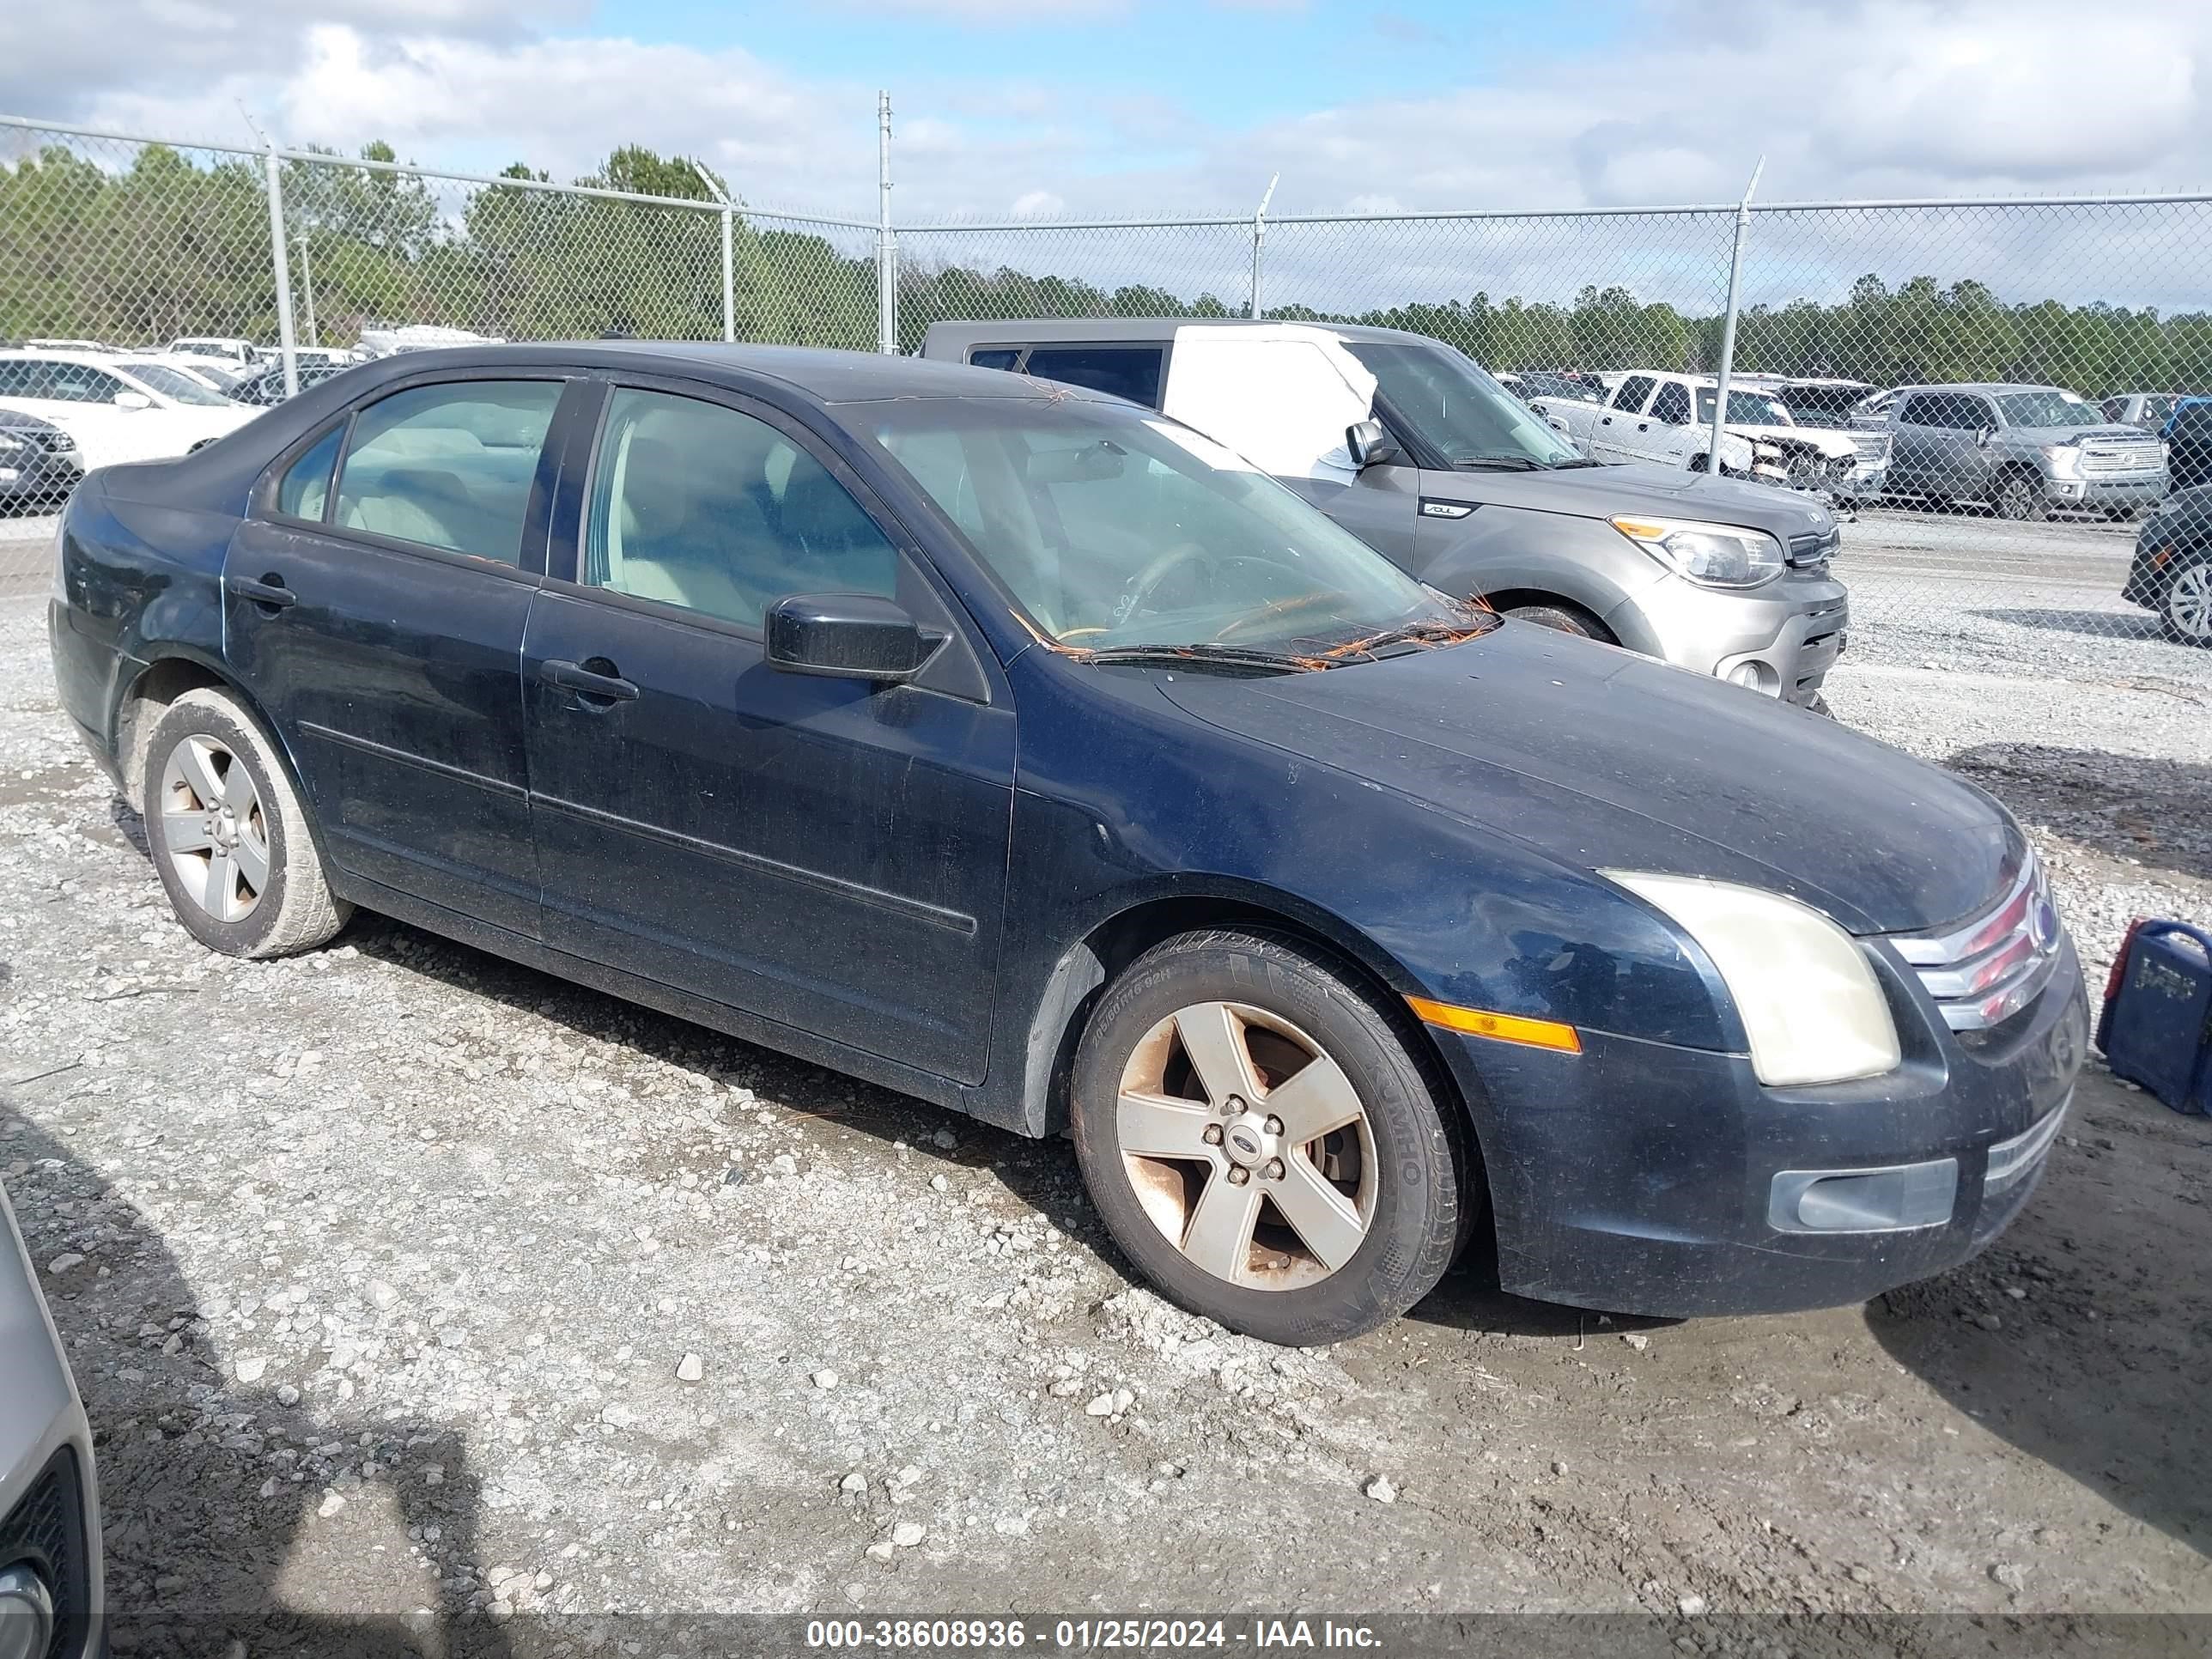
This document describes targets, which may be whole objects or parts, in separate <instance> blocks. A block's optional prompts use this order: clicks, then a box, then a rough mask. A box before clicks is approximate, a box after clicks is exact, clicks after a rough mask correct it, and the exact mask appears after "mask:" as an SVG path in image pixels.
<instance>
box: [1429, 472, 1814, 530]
mask: <svg viewBox="0 0 2212 1659" xmlns="http://www.w3.org/2000/svg"><path fill="white" fill-rule="evenodd" d="M1422 481H1423V493H1424V494H1425V495H1456V496H1463V497H1464V498H1465V499H1467V500H1468V501H1481V502H1483V503H1485V504H1486V505H1490V504H1495V505H1497V506H1500V507H1526V508H1528V509H1529V510H1530V511H1531V512H1535V513H1569V514H1571V515H1573V516H1575V517H1577V518H1586V519H1609V518H1612V517H1613V516H1614V515H1615V514H1617V513H1644V514H1647V515H1648V514H1655V513H1656V514H1657V515H1659V516H1661V517H1664V518H1674V519H1703V520H1708V521H1710V522H1712V523H1716V524H1729V525H1742V526H1747V527H1748V528H1750V529H1753V530H1764V531H1765V532H1768V533H1769V534H1771V535H1772V536H1774V537H1776V538H1778V539H1779V540H1780V541H1781V542H1782V543H1783V544H1784V546H1787V545H1788V544H1789V540H1790V537H1792V536H1799V535H1804V534H1807V533H1808V532H1809V533H1811V534H1814V535H1820V536H1825V535H1826V534H1827V533H1828V532H1829V531H1830V530H1832V529H1833V528H1834V527H1835V522H1836V519H1835V514H1833V513H1831V512H1829V511H1828V509H1827V508H1826V507H1824V506H1822V505H1821V504H1820V502H1819V501H1816V500H1814V498H1813V497H1811V496H1809V495H1799V494H1797V493H1796V492H1794V491H1789V490H1781V489H1775V488H1773V487H1772V486H1771V485H1769V484H1753V483H1740V482H1738V481H1737V480H1736V479H1734V478H1716V477H1713V476H1712V475H1711V474H1710V473H1705V472H1692V471H1688V470H1687V469H1686V468H1680V467H1671V466H1652V465H1647V464H1645V463H1644V462H1640V461H1632V462H1629V463H1627V464H1626V465H1619V466H1576V467H1568V468H1565V469H1564V470H1562V471H1556V472H1480V471H1463V472H1425V473H1423V474H1422Z"/></svg>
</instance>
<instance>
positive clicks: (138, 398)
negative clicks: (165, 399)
mask: <svg viewBox="0 0 2212 1659" xmlns="http://www.w3.org/2000/svg"><path fill="white" fill-rule="evenodd" d="M113 402H114V404H115V406H116V407H117V408H118V409H151V408H153V406H154V400H153V399H152V398H149V397H148V396H147V395H146V394H145V393H144V392H117V393H116V394H115V397H114V398H113Z"/></svg>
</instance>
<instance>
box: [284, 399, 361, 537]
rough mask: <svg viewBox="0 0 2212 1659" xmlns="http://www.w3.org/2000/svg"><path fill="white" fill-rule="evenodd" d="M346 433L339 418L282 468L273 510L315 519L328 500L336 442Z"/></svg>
mask: <svg viewBox="0 0 2212 1659" xmlns="http://www.w3.org/2000/svg"><path fill="white" fill-rule="evenodd" d="M344 436H345V422H343V421H341V422H338V423H337V425H336V426H334V427H332V428H331V429H330V430H329V431H328V432H326V433H325V434H324V435H323V436H322V438H321V439H320V440H319V441H318V442H317V443H316V444H315V446H314V447H313V448H312V449H310V450H309V451H308V452H307V453H306V454H304V455H302V456H301V457H300V459H298V460H296V461H295V462H293V463H292V465H290V466H289V467H288V468H286V469H285V472H284V481H283V483H280V484H278V485H277V486H276V510H277V511H278V512H279V513H283V515H284V516H285V517H286V518H288V519H317V520H319V519H320V518H321V517H322V516H323V510H324V508H325V507H328V506H329V505H330V501H331V469H332V468H333V467H335V466H336V465H337V459H338V444H339V441H341V440H343V438H344Z"/></svg>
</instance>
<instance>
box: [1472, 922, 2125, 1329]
mask: <svg viewBox="0 0 2212 1659" xmlns="http://www.w3.org/2000/svg"><path fill="white" fill-rule="evenodd" d="M1881 977H1882V979H1883V981H1884V984H1885V989H1886V991H1887V994H1888V995H1889V997H1890V1000H1891V1003H1892V1009H1893V1013H1894V1014H1895V1015H1896V1017H1897V1018H1898V1022H1899V1039H1900V1042H1902V1044H1903V1045H1904V1048H1905V1061H1904V1063H1903V1064H1902V1065H1901V1066H1899V1069H1898V1070H1897V1071H1895V1072H1893V1073H1889V1074H1888V1075H1887V1076H1885V1077H1881V1078H1873V1079H1864V1080H1863V1081H1860V1082H1857V1083H1850V1084H1838V1085H1830V1086H1828V1087H1825V1088H1820V1089H1794V1090H1777V1089H1770V1088H1766V1087H1765V1086H1763V1085H1760V1084H1759V1082H1758V1080H1757V1079H1755V1078H1754V1077H1753V1074H1752V1069H1751V1062H1750V1060H1749V1059H1748V1058H1747V1057H1746V1056H1741V1055H1730V1054H1715V1053H1711V1052H1710V1051H1705V1050H1697V1049H1688V1048H1673V1047H1670V1046H1668V1045H1664V1044H1658V1043H1651V1042H1637V1041H1632V1040H1630V1039H1626V1038H1619V1037H1610V1036H1602V1035H1597V1034H1592V1033H1587V1032H1586V1033H1584V1034H1583V1052H1582V1053H1581V1054H1579V1055H1575V1054H1553V1053H1549V1052H1546V1051H1541V1050H1537V1049H1533V1048H1531V1049H1524V1048H1510V1047H1508V1046H1506V1045H1504V1044H1500V1043H1495V1042H1484V1041H1483V1040H1482V1039H1480V1038H1475V1037H1468V1038H1455V1039H1452V1040H1451V1041H1452V1042H1454V1043H1455V1044H1456V1045H1458V1046H1457V1047H1456V1048H1455V1050H1454V1052H1452V1053H1451V1054H1449V1060H1450V1061H1451V1063H1452V1065H1453V1067H1454V1069H1455V1071H1458V1072H1461V1073H1462V1075H1463V1076H1465V1077H1467V1078H1468V1079H1472V1080H1473V1081H1472V1086H1471V1088H1470V1090H1469V1091H1468V1099H1469V1100H1470V1101H1473V1102H1476V1103H1478V1105H1477V1108H1476V1112H1475V1115H1476V1119H1477V1121H1476V1125H1475V1129H1476V1133H1477V1136H1478V1138H1479V1139H1480V1143H1481V1146H1482V1147H1483V1152H1484V1157H1485V1161H1486V1165H1487V1168H1488V1170H1489V1172H1490V1184H1491V1197H1492V1208H1493V1212H1494V1215H1495V1218H1496V1226H1497V1233H1498V1276H1499V1280H1500V1283H1501V1285H1503V1287H1504V1289H1505V1290H1507V1291H1511V1292H1512V1293H1514V1294H1516V1295H1518V1296H1526V1297H1534V1298H1537V1299H1539V1300H1542V1301H1547V1302H1563V1303H1567V1304H1572V1305H1576V1306H1580V1307H1589V1308H1600V1309H1604V1310H1608V1311H1611V1312H1617V1313H1635V1314H1645V1315H1653V1316H1675V1317H1680V1316H1692V1315H1706V1314H1747V1313H1779V1312H1787V1311H1790V1310H1798V1309H1805V1308H1821V1307H1834V1306H1840V1305H1844V1304H1850V1303H1857V1302H1862V1301H1864V1300H1866V1299H1867V1298H1868V1297H1873V1296H1876V1295H1879V1294H1880V1293H1881V1292H1882V1291H1887V1290H1891V1289H1893V1288H1895V1287H1896V1286H1898V1285H1904V1284H1908V1283H1911V1281H1913V1280H1915V1279H1925V1278H1928V1277H1929V1276H1930V1275H1932V1274H1935V1273H1941V1272H1942V1271H1944V1270H1945V1269H1947V1268H1949V1267H1955V1266H1957V1265H1958V1264H1959V1263H1960V1262H1961V1261H1966V1260H1967V1259H1968V1258H1969V1257H1971V1256H1972V1255H1975V1254H1976V1253H1977V1252H1978V1251H1979V1250H1981V1249H1983V1248H1984V1247H1985V1246H1986V1245H1988V1244H1989V1243H1990V1241H1991V1240H1992V1239H1994V1238H1995V1237H1996V1236H1997V1235H1998V1234H1999V1233H2000V1232H2002V1231H2003V1230H2004V1228H2005V1227H2006V1226H2007V1225H2008V1224H2009V1223H2010V1222H2011V1221H2012V1219H2013V1218H2014V1217H2015V1216H2016V1215H2018V1214H2019V1212H2020V1211H2021V1206H2023V1205H2024V1204H2025V1203H2026V1202H2027V1197H2028V1194H2030V1193H2031V1192H2033V1190H2034V1188H2035V1185H2036V1182H2037V1180H2038V1179H2039V1176H2040V1175H2041V1173H2042V1169H2043V1163H2044V1154H2045V1152H2046V1151H2047V1149H2048V1147H2049V1146H2050V1144H2051V1138H2052V1136H2053V1135H2054V1134H2055V1133H2056V1132H2057V1126H2058V1122H2059V1119H2058V1117H2057V1114H2058V1113H2060V1112H2062V1111H2063V1109H2064V1108H2065V1105H2066V1103H2067V1101H2068V1100H2069V1098H2070V1097H2071V1094H2072V1091H2073V1086H2074V1079H2075V1075H2076V1074H2077V1073H2078V1072H2079V1071H2080V1069H2081V1060H2082V1057H2083V1056H2084V1055H2085V1054H2087V1049H2088V1003H2087V996H2086V994H2085V993H2084V990H2083V987H2082V983H2081V963H2080V961H2079V959H2078V958H2077V957H2076V956H2075V951H2074V947H2073V945H2072V944H2071V943H2070V941H2069V942H2068V943H2067V944H2065V945H2064V946H2063V949H2062V950H2061V951H2060V952H2059V955H2058V957H2057V961H2056V962H2055V963H2054V966H2053V969H2052V972H2051V977H2050V979H2049V981H2047V983H2046V984H2045V987H2044V989H2043V991H2042V992H2041V994H2039V996H2038V998H2037V1000H2035V1001H2034V1002H2033V1003H2031V1004H2030V1005H2029V1006H2027V1008H2025V1009H2023V1010H2021V1012H2020V1013H2019V1014H2017V1015H2015V1017H2014V1018H2012V1019H2010V1020H2008V1021H2007V1022H2006V1023H2005V1024H2004V1025H2002V1026H2001V1027H1998V1028H1995V1029H1994V1030H1990V1032H1987V1033H1981V1034H1976V1038H1975V1040H1971V1041H1970V1040H1968V1039H1966V1038H1964V1037H1961V1036H1958V1035H1954V1034H1953V1033H1951V1032H1950V1031H1948V1030H1947V1029H1945V1028H1944V1027H1943V1025H1942V1020H1941V1017H1940V1016H1939V1015H1938V1014H1936V1012H1935V1009H1934V1006H1933V1005H1932V1004H1931V1003H1929V1002H1928V1000H1927V999H1926V996H1925V994H1924V993H1923V992H1922V991H1920V990H1919V988H1918V987H1917V984H1916V983H1915V982H1913V981H1912V978H1911V973H1910V970H1908V969H1905V968H1904V967H1903V966H1902V964H1901V963H1893V962H1891V961H1889V960H1888V959H1887V957H1884V958H1883V959H1882V962H1881ZM1899 1171H1903V1172H1907V1173H1905V1174H1903V1175H1902V1176H1899V1178H1897V1179H1895V1180H1888V1179H1882V1178H1876V1177H1886V1176H1889V1175H1890V1174H1891V1173H1892V1172H1899ZM1838 1177H1839V1178H1840V1179H1835V1178H1838ZM1861 1177H1868V1178H1866V1179H1860V1178H1861ZM1807 1194H1814V1195H1815V1196H1814V1197H1813V1198H1812V1200H1811V1201H1809V1202H1808V1201H1807ZM1854 1212H1857V1213H1856V1214H1855V1213H1854ZM1900 1224H1902V1225H1900Z"/></svg>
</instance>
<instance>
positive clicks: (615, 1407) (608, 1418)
mask: <svg viewBox="0 0 2212 1659" xmlns="http://www.w3.org/2000/svg"><path fill="white" fill-rule="evenodd" d="M599 1421H600V1422H602V1423H605V1424H606V1425H608V1426H609V1427H610V1428H617V1429H626V1428H629V1426H630V1425H632V1424H633V1423H635V1422H636V1421H637V1413H635V1412H634V1411H632V1410H631V1409H630V1408H629V1407H627V1406H625V1405H623V1402H622V1401H619V1400H617V1401H612V1402H611V1403H610V1404H608V1405H605V1406H603V1407H600V1409H599Z"/></svg>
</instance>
